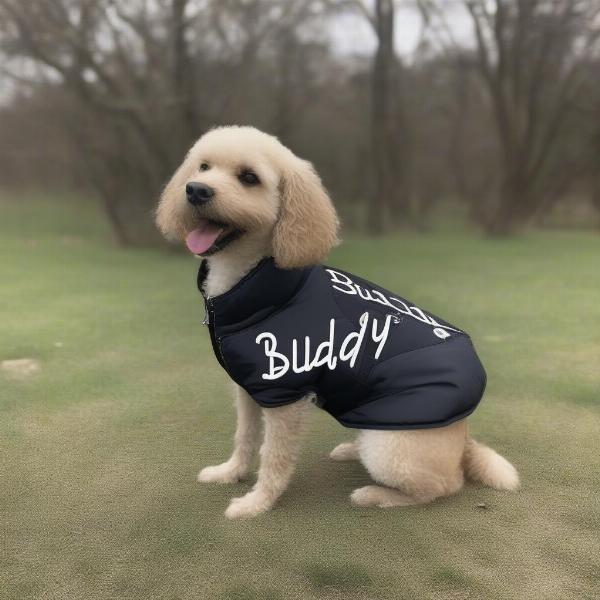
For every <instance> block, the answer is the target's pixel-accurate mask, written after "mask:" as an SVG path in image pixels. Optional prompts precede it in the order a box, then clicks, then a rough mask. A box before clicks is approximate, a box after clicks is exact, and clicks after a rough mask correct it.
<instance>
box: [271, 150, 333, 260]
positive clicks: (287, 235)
mask: <svg viewBox="0 0 600 600" xmlns="http://www.w3.org/2000/svg"><path fill="white" fill-rule="evenodd" d="M290 163H291V164H289V165H288V166H287V168H286V170H285V172H284V174H283V176H282V178H281V182H280V193H281V206H280V212H279V220H278V221H277V224H276V225H275V229H274V231H273V258H274V259H275V262H276V263H277V266H279V267H281V268H283V269H293V268H297V267H307V266H309V265H314V264H317V263H320V262H321V261H323V260H324V259H325V257H326V256H327V254H328V253H329V251H330V250H331V248H333V246H335V245H336V244H337V243H338V237H337V233H338V228H339V221H338V217H337V214H336V212H335V208H333V204H332V203H331V200H330V199H329V196H328V194H327V192H326V191H325V188H324V187H323V184H322V183H321V179H320V178H319V176H318V175H317V173H316V172H315V170H314V168H313V166H312V165H311V164H310V163H309V162H307V161H305V160H301V159H299V158H297V157H294V160H293V161H290Z"/></svg>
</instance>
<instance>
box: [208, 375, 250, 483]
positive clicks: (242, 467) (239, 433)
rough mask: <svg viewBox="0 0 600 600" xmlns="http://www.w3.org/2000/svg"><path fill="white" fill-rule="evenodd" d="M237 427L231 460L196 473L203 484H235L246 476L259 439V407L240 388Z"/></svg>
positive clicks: (237, 404)
mask: <svg viewBox="0 0 600 600" xmlns="http://www.w3.org/2000/svg"><path fill="white" fill-rule="evenodd" d="M236 388H237V394H236V406H237V427H236V430H235V438H234V446H233V453H232V454H231V458H230V459H229V460H228V461H227V462H224V463H222V464H220V465H216V466H214V467H206V468H204V469H202V471H200V473H198V481H201V482H204V483H235V482H236V481H240V480H241V479H243V478H244V477H246V476H247V475H248V473H249V472H250V467H251V466H252V459H253V458H254V453H255V452H256V449H257V448H258V442H259V437H260V407H259V406H258V404H256V402H254V400H253V399H252V398H251V397H250V396H249V395H248V393H247V392H246V391H245V390H243V389H242V388H241V387H239V386H236Z"/></svg>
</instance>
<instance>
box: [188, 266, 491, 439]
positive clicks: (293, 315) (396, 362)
mask: <svg viewBox="0 0 600 600" xmlns="http://www.w3.org/2000/svg"><path fill="white" fill-rule="evenodd" d="M207 269H208V267H207V264H206V262H203V263H202V265H201V266H200V271H199V273H198V287H199V289H200V291H201V292H202V294H203V296H204V299H205V304H206V317H205V323H206V324H207V325H208V328H209V331H210V337H211V341H212V346H213V350H214V352H215V355H216V357H217V359H218V361H219V363H220V364H221V366H222V367H223V368H224V369H225V370H226V371H227V373H228V374H229V375H230V377H231V378H232V379H233V380H234V381H235V382H236V383H238V384H239V385H240V386H241V387H242V388H244V389H245V390H246V391H247V392H248V394H250V396H251V397H252V398H254V400H255V401H256V402H258V404H260V406H263V407H273V406H281V405H283V404H289V403H290V402H294V401H296V400H299V399H300V398H302V397H304V396H305V395H306V394H307V393H309V392H313V393H314V394H315V395H316V402H317V404H318V405H319V406H320V407H321V408H323V409H324V410H326V411H327V412H328V413H329V414H331V415H332V416H333V417H335V418H336V419H337V420H338V421H339V422H340V423H341V424H342V425H345V426H346V427H355V428H360V429H419V428H427V427H441V426H443V425H448V424H449V423H452V422H453V421H456V420H458V419H462V418H464V417H466V416H467V415H468V414H470V413H471V412H472V411H473V410H474V409H475V407H476V406H477V404H478V403H479V401H480V399H481V396H482V394H483V390H484V388H485V381H486V376H485V371H484V370H483V367H482V365H481V363H480V362H479V359H478V358H477V354H476V353H475V349H474V348H473V345H472V343H471V340H470V338H469V336H468V335H467V334H466V333H465V332H463V331H461V330H459V329H457V328H456V327H454V326H453V325H450V324H449V323H447V322H445V321H442V320H441V319H439V318H438V317H436V316H434V315H432V314H430V313H426V312H425V311H423V310H421V309H420V308H417V307H416V306H414V305H413V304H412V303H410V302H409V301H408V300H405V299H404V298H400V297H399V296H396V295H395V294H392V293H391V292H388V291H387V290H385V289H383V288H381V287H379V286H376V285H373V284H372V283H370V282H368V281H365V280H364V279H361V278H360V277H356V276H355V275H352V274H350V273H346V272H344V271H341V270H339V269H332V268H328V267H324V266H320V265H319V266H315V267H309V268H306V269H280V268H278V267H277V266H276V265H275V263H274V261H273V259H272V258H269V259H264V260H262V261H261V262H260V263H259V264H258V265H257V266H256V267H255V268H254V269H253V270H252V271H250V273H248V275H246V276H245V277H244V278H243V279H241V280H240V281H239V282H238V283H237V284H236V285H235V286H234V287H233V288H232V289H231V290H229V291H228V292H226V293H224V294H222V295H220V296H215V297H207V296H206V295H205V294H204V289H203V283H204V280H205V278H206V275H207Z"/></svg>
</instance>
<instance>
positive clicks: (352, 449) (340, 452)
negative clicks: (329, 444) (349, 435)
mask: <svg viewBox="0 0 600 600" xmlns="http://www.w3.org/2000/svg"><path fill="white" fill-rule="evenodd" d="M329 458H330V459H331V460H337V461H340V462H341V461H345V460H358V451H357V449H356V444H355V443H354V442H344V443H343V444H338V445H337V446H336V447H335V448H334V449H333V450H332V451H331V452H330V453H329Z"/></svg>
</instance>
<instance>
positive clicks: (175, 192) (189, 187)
mask: <svg viewBox="0 0 600 600" xmlns="http://www.w3.org/2000/svg"><path fill="white" fill-rule="evenodd" d="M156 223H157V225H158V227H159V229H160V230H161V231H162V233H163V234H164V235H165V236H166V237H168V238H171V239H176V240H181V241H185V243H186V245H187V247H188V248H189V250H190V251H191V252H193V253H194V254H198V255H200V256H211V255H213V254H215V253H217V252H223V251H227V252H235V248H236V242H238V240H239V239H240V238H242V237H245V238H250V237H254V238H256V239H257V240H264V246H265V247H264V248H261V251H262V252H263V253H264V254H265V255H268V254H272V256H273V257H274V258H275V261H276V263H277V264H278V265H279V266H280V267H282V268H293V267H303V266H308V265H311V264H316V263H319V262H321V261H322V260H323V259H324V258H325V256H326V255H327V254H328V252H329V250H330V249H331V248H332V246H334V245H335V243H336V242H337V231H338V218H337V215H336V212H335V209H334V208H333V206H332V204H331V201H330V199H329V196H328V195H327V192H326V191H325V189H324V188H323V185H322V183H321V180H320V179H319V176H318V175H317V174H316V172H315V171H314V169H313V167H312V165H311V164H310V163H309V162H306V161H304V160H302V159H300V158H298V157H297V156H295V155H294V154H293V153H292V152H291V151H290V150H289V149H288V148H286V147H285V146H283V145H282V144H281V143H280V142H279V141H278V140H277V138H275V137H273V136H270V135H267V134H266V133H263V132H261V131H258V130H257V129H254V128H252V127H221V128H217V129H213V130H211V131H209V132H208V133H206V134H205V135H204V136H202V137H201V138H200V139H199V140H198V141H197V142H196V143H195V144H194V146H193V147H192V148H191V150H190V151H189V153H188V155H187V156H186V158H185V160H184V162H183V164H182V165H181V166H180V167H179V169H178V170H177V171H176V172H175V174H174V175H173V178H172V179H171V181H169V183H168V184H167V186H166V187H165V189H164V191H163V194H162V196H161V199H160V203H159V205H158V208H157V211H156Z"/></svg>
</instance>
